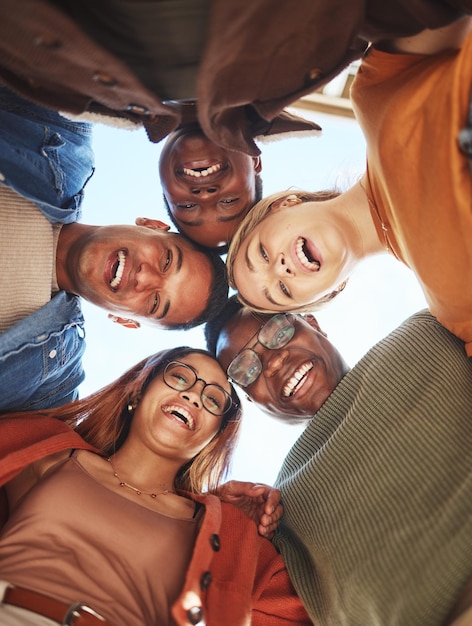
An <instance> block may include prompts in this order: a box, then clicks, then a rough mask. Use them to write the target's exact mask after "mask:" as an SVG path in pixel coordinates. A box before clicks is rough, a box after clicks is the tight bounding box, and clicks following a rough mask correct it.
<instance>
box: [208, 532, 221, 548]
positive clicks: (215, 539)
mask: <svg viewBox="0 0 472 626" xmlns="http://www.w3.org/2000/svg"><path fill="white" fill-rule="evenodd" d="M210 545H211V547H212V550H213V551H214V552H218V551H219V549H220V548H221V544H220V538H219V536H218V535H212V536H211V537H210Z"/></svg>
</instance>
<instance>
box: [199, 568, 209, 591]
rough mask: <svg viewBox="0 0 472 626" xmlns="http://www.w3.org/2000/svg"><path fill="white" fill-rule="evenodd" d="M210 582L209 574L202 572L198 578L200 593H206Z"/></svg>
mask: <svg viewBox="0 0 472 626" xmlns="http://www.w3.org/2000/svg"><path fill="white" fill-rule="evenodd" d="M211 580H212V576H211V572H203V574H202V576H201V578H200V588H201V590H202V591H206V590H207V589H208V587H209V586H210V583H211Z"/></svg>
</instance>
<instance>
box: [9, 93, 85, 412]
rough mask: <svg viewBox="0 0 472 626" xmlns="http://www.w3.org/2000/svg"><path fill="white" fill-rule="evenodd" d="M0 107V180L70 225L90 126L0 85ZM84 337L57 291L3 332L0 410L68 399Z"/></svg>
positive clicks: (75, 304) (76, 305)
mask: <svg viewBox="0 0 472 626" xmlns="http://www.w3.org/2000/svg"><path fill="white" fill-rule="evenodd" d="M0 109H1V111H0V146H1V148H0V149H1V157H0V180H1V182H2V184H6V185H8V186H9V187H10V188H11V189H12V190H14V191H15V192H16V193H18V194H19V195H21V196H23V197H25V198H28V199H30V200H32V201H33V202H34V203H35V204H36V206H37V207H38V208H39V209H40V210H41V212H42V214H43V215H44V216H45V217H46V218H47V219H48V220H49V221H50V222H59V223H61V224H69V223H71V222H76V221H77V220H78V219H79V218H80V207H81V204H82V199H83V188H84V186H85V184H86V183H87V181H88V180H89V178H90V177H91V176H92V173H93V152H92V147H91V134H92V132H91V125H90V124H85V123H77V122H72V121H68V120H67V119H65V118H63V117H61V116H60V115H58V114H57V113H55V112H53V111H48V110H47V109H43V108H42V107H39V106H35V105H31V104H29V103H26V102H24V101H23V100H21V98H18V97H16V96H14V95H13V94H11V93H10V92H8V91H7V90H5V89H2V90H1V91H0ZM12 112H14V113H15V115H12V114H11V113H12ZM26 114H27V116H26ZM20 138H22V144H21V145H20V143H19V140H20ZM45 155H47V157H46V159H45V158H44V156H45ZM2 274H3V272H2ZM3 280H5V277H4V276H2V281H3ZM2 308H3V306H2ZM84 337H85V332H84V318H83V315H82V311H81V307H80V300H79V298H78V297H77V296H76V295H72V294H68V293H65V292H63V291H61V292H59V293H58V294H57V295H56V296H55V297H53V298H51V300H50V301H49V302H47V303H46V304H45V305H44V306H42V307H41V308H39V309H38V310H36V311H34V312H33V313H32V314H30V315H28V316H27V317H25V318H23V319H22V320H20V321H19V322H17V323H16V324H14V325H13V326H11V327H10V328H8V329H7V330H6V331H5V332H4V333H2V335H0V406H1V407H2V409H13V408H17V407H22V408H27V407H28V408H32V409H33V408H50V407H55V406H60V405H61V404H64V403H66V402H69V401H71V400H74V399H75V398H76V397H77V386H78V385H79V384H80V383H81V382H82V380H83V378H84V372H83V369H82V354H83V352H84V349H85V341H84Z"/></svg>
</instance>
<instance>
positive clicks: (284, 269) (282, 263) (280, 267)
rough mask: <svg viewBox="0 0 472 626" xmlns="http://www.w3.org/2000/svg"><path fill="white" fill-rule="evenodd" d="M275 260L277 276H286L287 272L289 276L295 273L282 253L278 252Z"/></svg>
mask: <svg viewBox="0 0 472 626" xmlns="http://www.w3.org/2000/svg"><path fill="white" fill-rule="evenodd" d="M277 261H278V263H277V271H278V273H279V276H283V277H286V276H287V274H288V275H289V276H293V275H294V274H295V272H294V271H293V268H292V266H291V263H290V260H289V259H288V258H287V257H286V256H285V255H284V254H283V253H281V254H280V256H279V258H278V259H277Z"/></svg>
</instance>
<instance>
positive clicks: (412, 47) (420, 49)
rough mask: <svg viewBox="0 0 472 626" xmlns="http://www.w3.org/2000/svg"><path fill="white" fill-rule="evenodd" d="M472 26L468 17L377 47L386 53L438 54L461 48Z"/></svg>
mask: <svg viewBox="0 0 472 626" xmlns="http://www.w3.org/2000/svg"><path fill="white" fill-rule="evenodd" d="M471 26H472V18H471V17H468V16H467V17H464V18H461V19H460V20H457V21H456V22H453V23H452V24H449V25H448V26H444V27H443V28H437V29H435V30H428V29H426V30H423V31H421V32H420V33H418V35H413V36H412V37H400V38H398V39H391V40H386V41H383V42H380V43H379V44H378V46H377V45H376V47H379V48H380V49H381V50H384V51H385V52H399V53H402V54H437V53H438V52H442V51H443V50H447V49H449V48H453V49H454V48H460V47H461V45H462V42H463V41H464V38H465V37H466V36H467V33H468V32H469V31H470V29H471Z"/></svg>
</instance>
